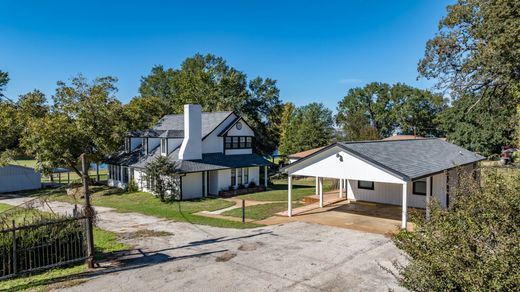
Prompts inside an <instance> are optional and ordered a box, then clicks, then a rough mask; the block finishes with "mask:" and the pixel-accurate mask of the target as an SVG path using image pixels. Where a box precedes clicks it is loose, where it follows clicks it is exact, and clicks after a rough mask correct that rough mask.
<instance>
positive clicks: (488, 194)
mask: <svg viewBox="0 0 520 292" xmlns="http://www.w3.org/2000/svg"><path fill="white" fill-rule="evenodd" d="M459 181H460V182H461V183H460V185H459V186H458V187H457V188H456V189H455V190H456V192H455V196H454V198H455V199H454V200H451V199H450V208H449V209H441V208H440V207H439V205H438V204H437V202H432V207H431V215H430V216H431V217H430V218H431V219H430V220H429V221H425V220H424V219H423V218H424V216H421V215H418V216H416V217H415V218H414V219H413V221H414V223H415V224H416V225H415V228H414V231H412V232H410V231H401V232H400V233H399V234H397V236H396V237H395V238H394V242H395V244H396V246H397V247H398V248H400V249H402V250H403V251H404V252H405V253H406V254H407V255H408V257H409V260H410V262H409V264H408V265H407V266H406V267H403V266H399V265H397V266H398V267H399V271H400V276H399V278H400V282H401V284H402V285H403V286H404V287H405V288H407V289H409V290H411V291H517V290H518V288H519V286H518V285H519V280H520V274H519V272H518V271H520V228H519V226H520V197H519V196H518V194H519V193H520V175H519V173H518V172H515V173H513V172H510V173H508V174H506V173H505V172H498V171H496V172H493V171H491V170H487V173H484V172H483V181H482V184H479V183H478V182H477V181H475V180H473V179H472V178H469V177H462V178H461V179H460V180H459ZM450 198H451V197H450Z"/></svg>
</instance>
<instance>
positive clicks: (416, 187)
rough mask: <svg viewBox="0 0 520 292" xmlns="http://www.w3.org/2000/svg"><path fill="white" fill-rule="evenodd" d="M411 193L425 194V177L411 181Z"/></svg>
mask: <svg viewBox="0 0 520 292" xmlns="http://www.w3.org/2000/svg"><path fill="white" fill-rule="evenodd" d="M413 194H414V195H421V196H426V179H425V178H423V179H420V180H416V181H414V182H413Z"/></svg>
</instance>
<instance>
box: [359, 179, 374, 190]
mask: <svg viewBox="0 0 520 292" xmlns="http://www.w3.org/2000/svg"><path fill="white" fill-rule="evenodd" d="M362 181H363V182H369V183H371V184H372V186H371V187H364V186H361V184H360V182H362ZM357 187H358V189H361V190H372V191H373V190H374V187H375V184H374V182H373V181H368V180H358V181H357Z"/></svg>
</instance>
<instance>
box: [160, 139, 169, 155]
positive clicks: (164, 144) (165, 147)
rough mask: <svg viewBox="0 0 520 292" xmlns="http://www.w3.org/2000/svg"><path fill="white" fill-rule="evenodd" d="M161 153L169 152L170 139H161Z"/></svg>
mask: <svg viewBox="0 0 520 292" xmlns="http://www.w3.org/2000/svg"><path fill="white" fill-rule="evenodd" d="M161 154H168V140H166V139H161Z"/></svg>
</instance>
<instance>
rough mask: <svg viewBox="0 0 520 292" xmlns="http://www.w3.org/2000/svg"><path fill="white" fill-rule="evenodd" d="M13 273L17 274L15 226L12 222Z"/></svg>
mask: <svg viewBox="0 0 520 292" xmlns="http://www.w3.org/2000/svg"><path fill="white" fill-rule="evenodd" d="M13 272H14V274H15V275H16V274H17V273H18V260H17V258H16V225H15V223H14V220H13Z"/></svg>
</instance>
